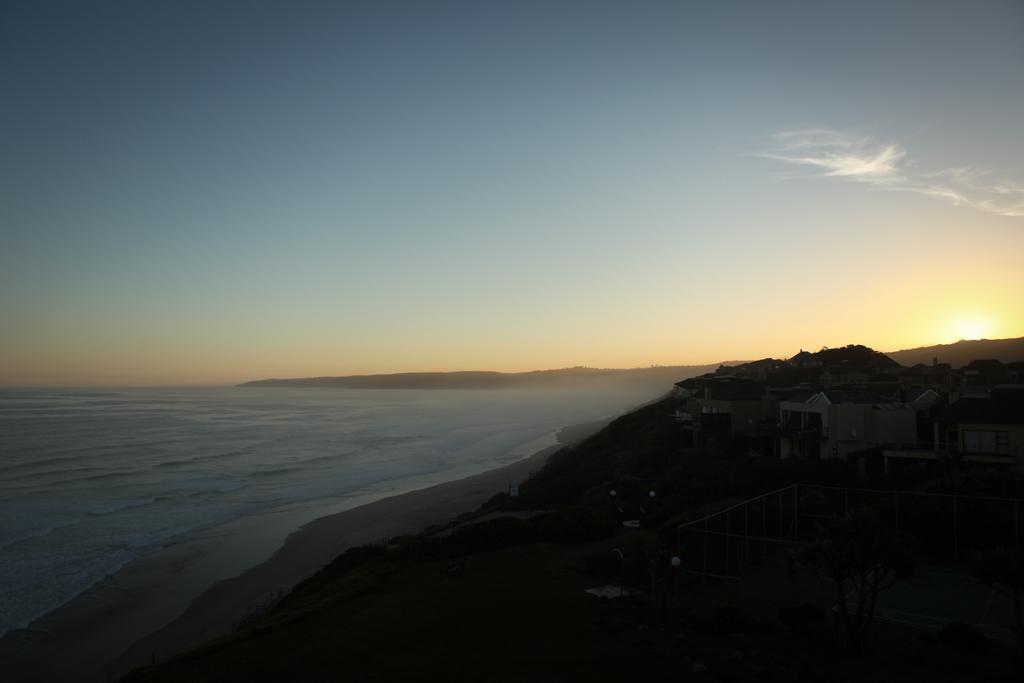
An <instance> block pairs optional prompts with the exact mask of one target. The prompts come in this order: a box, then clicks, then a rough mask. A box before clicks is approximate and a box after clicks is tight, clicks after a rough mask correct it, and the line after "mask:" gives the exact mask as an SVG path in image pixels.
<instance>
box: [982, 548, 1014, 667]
mask: <svg viewBox="0 0 1024 683" xmlns="http://www.w3.org/2000/svg"><path fill="white" fill-rule="evenodd" d="M974 560H975V562H974V565H975V572H976V573H977V574H978V576H979V577H980V578H981V580H982V581H984V582H985V583H987V584H988V585H989V586H991V587H992V588H993V589H995V591H996V592H997V593H1000V594H1002V595H1003V596H1005V597H1007V598H1009V599H1010V600H1011V601H1012V603H1013V620H1014V625H1013V626H1012V627H1011V628H1012V629H1013V632H1014V635H1016V636H1017V644H1018V645H1020V647H1021V649H1022V650H1024V595H1022V594H1024V550H1022V549H1021V548H1019V547H1005V546H1002V547H996V548H992V549H990V550H986V551H983V552H981V553H978V555H976V556H975V558H974Z"/></svg>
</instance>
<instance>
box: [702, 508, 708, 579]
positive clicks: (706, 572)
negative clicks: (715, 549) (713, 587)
mask: <svg viewBox="0 0 1024 683" xmlns="http://www.w3.org/2000/svg"><path fill="white" fill-rule="evenodd" d="M701 545H703V546H704V580H705V581H707V579H708V520H706V519H705V520H704V542H703V543H702V544H701Z"/></svg>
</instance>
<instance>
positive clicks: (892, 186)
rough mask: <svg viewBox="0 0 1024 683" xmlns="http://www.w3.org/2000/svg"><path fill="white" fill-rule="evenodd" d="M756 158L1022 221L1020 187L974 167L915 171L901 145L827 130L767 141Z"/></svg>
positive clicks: (1023, 190) (778, 136) (807, 130)
mask: <svg viewBox="0 0 1024 683" xmlns="http://www.w3.org/2000/svg"><path fill="white" fill-rule="evenodd" d="M758 155H759V156H761V157H764V158H766V159H772V160H774V161H780V162H783V163H786V164H789V165H793V166H805V167H808V168H809V169H813V170H815V171H816V173H814V175H816V176H826V177H832V178H841V179H844V180H848V181H853V182H859V183H866V184H869V185H872V186H874V187H876V188H879V189H886V190H894V191H901V192H916V193H918V194H923V195H927V196H929V197H935V198H937V199H943V200H945V201H948V202H950V203H952V204H955V205H959V206H970V207H973V208H975V209H978V210H981V211H987V212H989V213H994V214H998V215H1000V216H1021V217H1024V184H1022V183H1018V182H1015V181H1012V180H1007V179H1004V178H997V177H995V176H994V175H993V174H992V173H991V172H989V171H987V170H984V169H981V168H977V167H974V166H963V167H958V168H947V169H940V170H937V171H931V172H923V171H919V170H917V168H916V166H915V164H913V163H912V162H911V161H910V160H908V158H907V152H906V150H905V149H904V148H903V147H902V146H900V145H898V144H895V143H880V142H878V141H876V140H873V139H872V138H870V137H865V136H857V135H852V134H850V133H845V132H842V131H837V130H832V129H830V128H801V129H798V130H789V131H783V132H780V133H776V134H775V135H773V136H771V138H770V142H769V144H768V145H767V146H766V149H764V150H762V151H761V152H759V154H758Z"/></svg>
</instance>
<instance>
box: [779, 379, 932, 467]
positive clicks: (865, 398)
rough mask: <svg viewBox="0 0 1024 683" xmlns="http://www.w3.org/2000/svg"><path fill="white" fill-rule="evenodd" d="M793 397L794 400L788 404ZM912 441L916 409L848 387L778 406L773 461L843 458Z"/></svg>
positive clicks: (815, 394) (915, 430) (781, 403)
mask: <svg viewBox="0 0 1024 683" xmlns="http://www.w3.org/2000/svg"><path fill="white" fill-rule="evenodd" d="M794 399H795V400H794ZM916 440H917V411H916V410H915V409H914V407H913V406H911V405H909V404H907V403H900V402H893V401H890V400H888V399H887V398H886V397H883V396H880V395H878V394H875V393H872V392H867V391H862V390H850V389H828V390H825V391H819V392H816V393H814V394H812V395H811V396H810V397H808V398H806V399H804V400H800V397H799V396H796V397H789V398H788V399H787V400H781V401H780V402H779V437H778V453H779V457H782V458H788V457H799V458H809V459H817V458H844V459H845V458H848V457H849V456H850V455H851V454H853V453H857V452H860V451H865V450H867V449H870V448H877V447H880V446H885V445H897V444H906V443H912V442H915V441H916Z"/></svg>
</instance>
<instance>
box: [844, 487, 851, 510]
mask: <svg viewBox="0 0 1024 683" xmlns="http://www.w3.org/2000/svg"><path fill="white" fill-rule="evenodd" d="M849 516H850V489H846V488H844V489H843V517H849Z"/></svg>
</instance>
